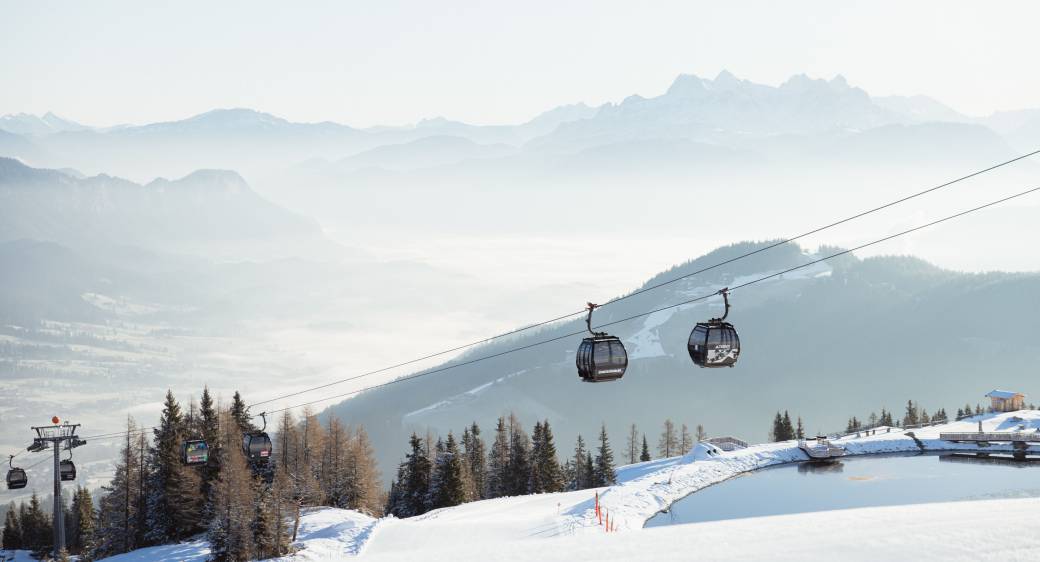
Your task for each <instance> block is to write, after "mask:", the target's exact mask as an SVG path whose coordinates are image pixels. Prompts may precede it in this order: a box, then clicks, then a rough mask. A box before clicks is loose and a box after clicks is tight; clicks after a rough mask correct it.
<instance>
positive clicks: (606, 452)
mask: <svg viewBox="0 0 1040 562" xmlns="http://www.w3.org/2000/svg"><path fill="white" fill-rule="evenodd" d="M593 478H594V486H595V487H597V488H598V487H600V486H609V485H611V484H615V483H617V475H616V474H615V471H614V451H612V450H611V449H610V439H609V438H608V437H607V424H605V423H604V424H602V425H601V426H600V430H599V450H598V451H597V452H596V465H595V469H594V470H593Z"/></svg>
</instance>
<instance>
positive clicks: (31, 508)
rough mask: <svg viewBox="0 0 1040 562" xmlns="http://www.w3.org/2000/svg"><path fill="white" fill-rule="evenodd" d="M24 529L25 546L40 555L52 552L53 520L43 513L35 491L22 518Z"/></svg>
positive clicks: (23, 539)
mask: <svg viewBox="0 0 1040 562" xmlns="http://www.w3.org/2000/svg"><path fill="white" fill-rule="evenodd" d="M21 523H22V529H23V538H22V541H23V546H22V548H24V549H26V550H31V551H33V552H34V553H36V554H38V555H43V554H45V553H47V552H50V551H51V549H52V548H53V546H54V543H53V541H52V538H51V537H52V534H53V532H54V528H53V527H52V526H51V518H50V517H49V516H48V515H47V514H46V513H45V512H44V511H43V507H42V505H41V504H40V497H39V496H38V495H36V491H35V490H34V491H33V493H32V496H31V497H30V498H29V505H28V507H27V509H26V511H25V513H24V515H22V516H21Z"/></svg>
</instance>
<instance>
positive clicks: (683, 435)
mask: <svg viewBox="0 0 1040 562" xmlns="http://www.w3.org/2000/svg"><path fill="white" fill-rule="evenodd" d="M692 448H693V438H692V437H691V436H690V428H688V427H686V424H682V430H681V431H680V432H679V454H680V455H685V454H686V453H689V452H690V449H692Z"/></svg>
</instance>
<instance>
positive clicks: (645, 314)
mask: <svg viewBox="0 0 1040 562" xmlns="http://www.w3.org/2000/svg"><path fill="white" fill-rule="evenodd" d="M1037 191H1040V187H1034V188H1031V189H1027V190H1025V191H1020V192H1018V193H1015V194H1013V195H1009V196H1007V197H1003V198H1001V199H997V200H995V201H991V202H989V203H985V204H983V205H979V206H977V207H973V208H971V209H967V210H964V211H961V212H958V213H955V214H953V215H948V216H946V217H943V218H941V219H937V220H934V221H931V222H928V223H925V224H922V225H918V226H915V227H913V228H908V229H906V230H903V231H901V232H897V233H895V234H890V235H888V236H885V237H883V238H879V239H877V240H873V241H871V242H867V243H865V244H860V245H859V246H856V247H854V248H849V249H847V250H842V251H840V252H835V253H833V254H830V255H828V256H826V257H822V258H819V259H815V260H812V261H809V262H806V263H803V264H801V265H796V266H793V267H790V268H787V269H784V270H782V271H778V272H776V273H771V274H768V275H764V276H762V277H759V278H757V279H753V280H751V281H747V282H745V283H741V284H739V285H735V286H733V287H729V288H728V291H727V292H733V291H735V290H739V289H743V288H745V287H750V286H751V285H755V284H757V283H761V282H763V281H767V280H769V279H773V278H776V277H780V276H782V275H784V274H787V273H791V272H793V271H797V270H799V269H803V268H806V267H809V266H811V265H816V264H818V263H821V262H824V261H826V260H829V259H833V258H836V257H839V256H843V255H846V254H850V253H852V252H855V251H858V250H862V249H864V248H868V247H870V246H874V245H877V244H880V243H882V242H887V241H888V240H892V239H893V238H898V237H900V236H905V235H907V234H910V233H913V232H917V231H918V230H923V229H925V228H928V227H931V226H935V225H937V224H940V223H944V222H947V221H950V220H953V219H955V218H958V217H962V216H964V215H967V214H971V213H974V212H976V211H981V210H983V209H986V208H988V207H992V206H994V205H999V204H1001V203H1005V202H1007V201H1010V200H1012V199H1017V198H1019V197H1024V196H1026V195H1029V194H1031V193H1035V192H1037ZM717 294H719V293H718V292H714V293H711V294H706V295H701V296H699V297H695V298H692V299H688V300H685V301H682V302H680V303H676V304H672V305H668V306H664V307H661V308H657V309H654V310H650V311H647V312H641V313H639V314H633V315H632V316H628V317H625V318H621V319H619V320H612V321H610V322H606V323H603V324H599V325H597V326H595V328H597V329H598V328H605V327H607V326H613V325H615V324H620V323H622V322H627V321H629V320H634V319H636V318H642V317H644V316H649V315H651V314H654V313H657V312H662V311H665V310H671V309H673V308H678V307H681V306H685V305H688V304H692V303H695V302H698V301H702V300H705V299H708V298H711V297H713V296H715V295H717ZM583 333H585V331H584V330H581V331H577V332H571V333H569V334H565V335H562V336H557V337H555V338H550V339H547V340H542V341H539V342H535V343H532V344H528V345H525V346H522V347H517V348H513V349H508V350H506V351H502V352H499V353H495V354H492V355H488V356H485V357H478V358H476V359H472V360H469V361H466V362H463V363H458V364H453V365H446V366H444V367H440V368H438V369H434V370H431V371H424V372H421V373H416V374H413V375H409V376H407V377H401V378H398V379H394V380H391V381H387V382H384V383H381V384H376V385H371V386H368V387H365V388H361V389H358V390H354V391H351V392H346V393H343V394H338V395H336V396H329V397H326V398H321V399H318V400H312V401H310V402H304V403H301V404H296V405H293V406H287V407H284V408H279V409H277V410H268V411H267V412H266V413H267V414H273V413H278V412H283V411H285V410H292V409H295V408H301V407H303V406H310V405H312V404H317V403H319V402H325V401H328V400H335V399H336V398H344V397H347V396H352V395H354V394H359V393H361V392H365V391H367V390H374V389H377V388H382V387H386V386H390V385H391V384H396V383H399V382H404V381H409V380H412V379H416V378H419V377H424V376H427V375H432V374H435V373H439V372H443V371H447V370H449V369H454V368H457V367H462V366H465V365H470V364H473V363H477V362H480V361H484V360H487V359H493V358H495V357H501V356H503V355H506V354H509V353H513V352H516V351H523V350H525V349H530V348H532V347H537V346H540V345H544V344H547V343H551V342H555V341H559V340H562V339H566V338H569V337H573V336H577V335H580V334H583Z"/></svg>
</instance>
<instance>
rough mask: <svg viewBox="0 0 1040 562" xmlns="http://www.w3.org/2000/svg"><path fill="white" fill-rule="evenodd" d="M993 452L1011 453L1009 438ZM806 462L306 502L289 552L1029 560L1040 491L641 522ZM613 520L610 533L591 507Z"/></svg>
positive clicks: (754, 449) (631, 472) (691, 458)
mask: <svg viewBox="0 0 1040 562" xmlns="http://www.w3.org/2000/svg"><path fill="white" fill-rule="evenodd" d="M978 419H979V418H972V419H969V420H965V421H962V422H952V423H948V424H944V425H939V426H933V427H928V428H922V429H918V430H914V432H915V435H916V437H917V438H918V439H919V440H920V441H921V443H922V444H923V445H924V446H925V447H926V448H927V449H928V450H935V451H939V450H975V449H976V447H975V445H967V444H953V443H946V442H943V441H940V440H939V433H940V432H945V431H975V430H977V429H978ZM981 419H982V427H983V429H984V430H985V431H1015V430H1021V429H1020V427H1021V428H1022V429H1024V430H1026V431H1029V430H1035V429H1037V428H1040V412H1034V411H1021V412H1013V413H1008V414H995V415H985V416H982V418H981ZM837 442H838V443H841V444H842V445H844V446H845V447H846V450H847V452H848V454H849V455H863V454H877V453H892V452H911V453H912V452H917V451H919V450H920V449H919V447H918V445H917V444H916V443H915V441H914V440H913V439H911V438H910V437H908V436H906V435H904V432H903V430H900V429H897V428H893V429H892V430H891V431H890V432H887V433H886V432H885V430H884V429H881V430H879V431H878V433H876V434H875V435H870V436H866V435H861V436H860V437H856V436H849V437H845V438H842V439H840V440H837ZM991 450H992V451H1000V450H1004V451H1010V445H1007V446H994V447H992V448H991ZM801 460H805V456H804V454H803V453H802V452H801V451H800V450H798V448H797V444H796V442H793V441H790V442H784V443H769V444H762V445H754V446H751V447H749V448H747V449H743V450H738V451H732V452H721V451H717V450H711V449H708V448H706V447H705V446H704V445H699V446H698V447H697V448H696V449H695V451H694V452H692V453H691V454H689V455H686V456H684V457H674V458H670V459H661V460H655V461H649V462H645V463H639V464H634V465H629V466H624V467H621V468H620V469H619V470H618V479H619V483H618V484H617V485H615V486H611V487H607V488H600V489H598V490H582V491H577V492H564V493H557V494H540V495H532V496H521V497H511V498H497V499H493V500H485V501H480V502H473V503H469V504H465V505H460V506H456V507H452V508H447V509H440V510H435V511H432V512H430V513H427V514H425V515H422V516H419V517H413V518H409V519H395V518H393V517H388V518H384V519H379V520H376V519H373V518H371V517H367V516H364V515H361V514H358V513H356V512H352V511H347V510H338V509H331V508H315V509H310V510H307V511H306V512H305V513H304V515H303V519H302V522H301V527H300V535H299V540H298V541H297V543H296V547H297V549H298V550H297V552H296V553H295V554H293V555H291V556H288V557H285V558H282V559H279V560H282V561H285V562H289V561H312V560H344V559H355V558H356V559H362V560H373V561H376V560H379V561H382V560H386V561H397V560H400V561H405V560H408V561H413V560H417V559H422V560H451V561H452V562H461V561H467V560H473V561H486V560H502V561H512V560H568V561H573V560H591V559H595V560H598V561H603V560H689V559H691V558H694V557H696V558H697V559H702V560H715V559H726V560H763V559H769V560H816V559H824V558H832V557H837V558H838V559H840V560H872V561H876V560H902V559H917V560H998V559H999V560H1019V559H1021V560H1026V559H1030V560H1035V559H1037V558H1038V556H1037V555H1036V552H1040V550H1037V549H1038V548H1040V532H1038V531H1040V519H1037V517H1036V514H1037V513H1038V512H1040V498H1026V499H1000V500H986V501H970V502H944V503H934V504H918V505H903V506H886V507H871V508H860V509H848V510H838V511H826V512H813V513H799V514H792V515H781V516H772V517H758V518H747V519H734V520H724V521H712V522H706V523H696V524H688V525H673V526H667V527H658V528H652V529H644V528H643V523H644V522H645V521H646V520H647V519H648V518H650V517H652V516H653V515H654V514H656V513H657V512H659V511H661V510H663V509H665V508H667V507H668V506H669V505H670V504H671V503H672V502H674V501H676V500H678V499H680V498H682V497H684V496H686V495H687V494H690V493H693V492H695V491H697V490H699V489H702V488H704V487H706V486H710V485H712V484H715V483H718V482H721V481H723V480H726V479H728V478H731V477H733V476H735V475H737V474H740V473H743V472H747V471H750V470H755V469H758V468H762V467H766V466H771V465H775V464H779V463H786V462H793V461H801ZM597 494H598V495H599V499H600V505H601V506H602V507H603V508H604V511H605V513H607V514H609V516H610V519H611V520H612V521H613V522H614V524H615V525H616V528H617V531H616V532H613V533H607V532H605V530H604V528H603V527H602V526H600V525H599V519H598V518H597V517H596V515H595V510H594V505H595V498H596V495H597ZM207 554H208V551H207V547H206V545H205V543H204V541H195V542H190V543H184V544H181V545H171V546H164V547H157V548H152V549H144V550H141V551H137V552H134V553H130V554H127V555H123V556H118V557H115V558H112V559H111V560H118V561H121V562H125V561H134V562H136V561H139V560H141V561H143V560H158V561H164V562H165V561H172V560H192V561H195V560H204V559H205V557H206V555H207Z"/></svg>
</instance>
